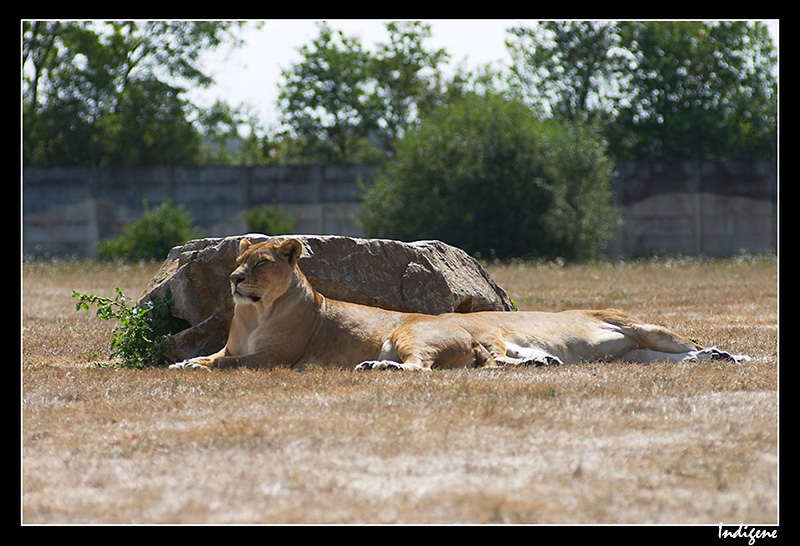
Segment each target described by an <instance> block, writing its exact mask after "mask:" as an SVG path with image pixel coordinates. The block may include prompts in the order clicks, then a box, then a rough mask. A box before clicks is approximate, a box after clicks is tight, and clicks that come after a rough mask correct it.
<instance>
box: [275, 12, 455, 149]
mask: <svg viewBox="0 0 800 546" xmlns="http://www.w3.org/2000/svg"><path fill="white" fill-rule="evenodd" d="M386 28H387V31H388V33H389V41H388V42H386V43H381V44H378V46H377V52H376V53H374V54H373V53H370V52H367V51H366V50H365V49H364V48H363V46H362V44H361V42H360V40H359V39H358V38H356V37H348V36H346V35H345V34H344V33H343V32H341V31H335V30H333V29H332V28H331V27H330V26H328V25H327V24H325V23H321V24H320V25H319V36H318V37H317V38H316V39H314V40H313V41H312V43H311V44H310V45H309V46H303V47H301V48H300V50H299V52H300V54H301V55H302V60H301V61H300V62H298V63H295V64H294V65H292V66H291V67H290V68H288V69H287V70H285V71H284V72H283V77H284V80H285V81H284V83H283V85H282V87H281V92H280V97H279V107H280V111H281V116H282V121H283V123H284V124H285V125H286V126H287V127H288V128H289V131H288V134H287V135H286V137H287V139H288V146H286V151H285V157H286V159H287V160H290V161H297V160H301V161H302V160H312V161H314V160H316V161H328V162H340V163H344V162H354V161H365V160H369V161H376V160H380V159H382V158H383V157H384V156H385V154H386V153H387V152H388V153H391V152H392V149H393V146H394V142H395V140H396V139H397V138H398V137H400V136H402V135H403V134H404V133H405V131H407V130H408V129H409V128H410V127H412V126H413V125H414V123H415V122H416V120H417V118H418V116H419V114H420V113H424V112H427V111H430V110H431V108H432V107H433V105H434V104H436V101H437V98H438V83H439V80H438V76H439V73H438V70H437V69H438V67H439V65H440V64H441V63H442V62H443V61H444V60H445V59H446V57H447V55H446V53H445V52H444V50H436V51H428V50H426V49H425V48H424V47H423V41H424V40H425V39H427V38H429V37H430V26H429V25H426V24H423V23H420V22H392V23H388V24H387V25H386Z"/></svg>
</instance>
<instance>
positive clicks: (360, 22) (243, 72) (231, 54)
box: [191, 19, 778, 128]
mask: <svg viewBox="0 0 800 546" xmlns="http://www.w3.org/2000/svg"><path fill="white" fill-rule="evenodd" d="M326 21H327V23H328V25H329V26H330V27H331V28H333V29H334V30H341V31H343V32H344V34H345V35H346V36H353V37H355V36H357V37H359V38H360V40H361V44H362V46H363V47H364V48H365V49H366V50H368V51H374V46H375V44H376V43H378V42H383V41H386V40H387V39H388V32H387V31H386V28H385V26H384V23H385V20H379V19H328V20H326ZM426 22H427V23H429V24H430V25H431V34H432V36H431V38H430V39H428V40H426V41H425V42H424V44H425V46H426V47H427V48H428V49H438V48H443V49H445V50H446V51H447V52H448V53H449V54H450V62H449V63H448V67H447V68H448V69H450V70H455V68H456V67H458V66H459V64H460V63H462V62H463V63H464V65H465V67H466V68H467V69H475V68H477V67H480V66H483V65H485V64H487V63H494V64H500V65H505V66H507V65H509V64H510V61H511V58H510V56H509V54H508V52H507V50H506V47H505V40H506V37H507V35H506V30H507V29H508V28H510V27H513V26H517V25H522V26H529V27H530V26H534V24H535V23H536V21H535V20H532V19H430V20H426ZM764 22H765V23H766V24H767V26H768V28H769V30H770V33H771V35H772V39H773V42H774V43H775V46H776V48H777V46H778V20H777V19H774V20H765V21H764ZM318 35H319V30H318V27H317V25H316V20H314V19H280V20H268V21H264V22H263V23H262V25H261V26H260V28H258V27H257V25H255V24H254V23H250V24H248V26H247V27H246V29H245V31H244V32H243V33H242V38H243V39H244V42H245V43H244V45H242V46H240V47H238V48H235V49H234V48H231V47H230V46H222V47H221V48H220V49H218V50H217V51H214V52H212V53H209V54H208V56H207V57H206V65H205V66H206V69H207V70H208V72H209V73H210V74H211V75H212V77H213V78H214V79H215V81H216V83H215V84H214V85H213V86H212V87H210V88H209V89H204V90H198V91H195V92H193V93H192V94H191V98H192V99H194V100H196V101H197V103H198V104H199V105H201V106H209V105H210V104H211V103H213V101H214V100H215V99H217V98H219V99H222V100H225V101H227V102H228V103H229V104H231V105H232V106H241V105H246V106H248V107H250V108H251V109H252V111H253V112H254V113H255V114H256V115H257V116H258V118H259V120H260V121H261V123H262V125H263V126H264V127H266V128H276V127H277V126H278V113H277V106H276V103H277V99H278V86H279V83H280V82H281V81H282V78H281V71H282V70H285V69H287V68H289V67H290V66H291V65H292V63H295V62H298V61H300V58H301V57H300V54H299V53H298V51H297V50H298V48H300V47H302V46H304V45H308V44H310V43H311V42H312V41H313V40H314V39H315V38H316V37H317V36H318Z"/></svg>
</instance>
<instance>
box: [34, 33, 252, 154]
mask: <svg viewBox="0 0 800 546" xmlns="http://www.w3.org/2000/svg"><path fill="white" fill-rule="evenodd" d="M239 26H240V25H239V24H238V23H232V22H208V21H146V22H140V21H109V22H105V23H93V22H70V21H66V22H61V21H54V22H48V21H35V22H30V21H25V22H23V51H22V61H23V161H24V163H25V164H26V165H59V166H64V165H107V164H114V165H133V164H154V163H168V162H173V163H198V162H201V161H202V160H203V154H204V153H205V151H204V149H203V135H202V134H200V133H199V131H198V129H197V127H196V126H195V125H194V123H193V120H194V119H195V118H196V117H197V116H198V111H199V109H198V108H197V107H196V106H195V105H193V104H191V103H190V102H189V101H188V100H187V99H186V98H185V91H186V89H187V88H188V87H189V86H196V87H197V86H199V87H204V86H208V85H209V84H210V83H211V81H212V80H211V78H210V77H209V76H208V75H207V74H206V73H205V72H204V71H203V69H202V64H201V55H202V53H203V52H204V51H207V50H209V49H213V48H215V47H218V46H219V45H220V44H221V43H222V42H223V41H226V40H235V34H234V33H235V30H236V29H237V28H238V27H239Z"/></svg>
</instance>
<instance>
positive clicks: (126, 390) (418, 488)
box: [21, 259, 778, 525]
mask: <svg viewBox="0 0 800 546" xmlns="http://www.w3.org/2000/svg"><path fill="white" fill-rule="evenodd" d="M156 267H157V266H155V265H151V264H147V265H137V266H129V267H122V266H116V265H99V264H75V263H60V264H54V263H47V264H40V263H36V264H26V265H24V266H23V310H22V333H23V336H22V348H23V351H22V353H23V354H22V377H21V390H22V423H23V429H22V455H23V458H22V486H23V488H22V489H23V497H22V521H23V522H24V523H467V524H472V523H700V524H709V525H718V524H719V522H725V523H731V524H738V523H741V522H745V523H751V524H755V523H775V522H776V521H777V517H778V516H777V381H778V373H777V333H778V331H777V268H776V264H775V261H774V260H768V259H752V260H738V261H732V260H731V261H696V260H688V261H680V262H637V263H627V264H617V265H616V266H614V267H612V266H610V265H597V266H568V267H552V266H546V265H545V266H535V265H530V264H519V265H512V266H492V267H490V268H489V272H490V274H491V275H492V276H493V278H494V279H495V280H496V281H497V282H498V283H499V284H500V285H501V286H503V287H504V288H505V289H506V290H507V291H508V292H509V294H510V295H511V297H512V298H513V299H515V300H516V302H517V304H518V306H519V307H520V308H521V309H543V310H557V309H564V308H576V307H584V308H588V307H591V308H597V307H609V306H611V307H617V308H620V309H624V310H626V311H628V312H631V313H632V314H634V315H638V316H639V317H640V318H642V319H645V320H650V321H654V322H658V323H660V324H664V325H665V326H668V327H670V328H673V329H675V330H676V331H678V332H680V333H682V334H684V335H688V336H690V337H692V338H694V339H696V340H697V341H699V342H701V343H704V344H716V345H718V346H720V347H723V348H725V349H727V350H731V351H733V352H737V353H738V352H741V353H747V354H750V355H752V356H754V357H755V360H754V361H753V362H751V363H748V364H746V365H741V366H736V365H730V364H725V363H719V362H704V363H692V364H678V365H676V364H666V363H665V364H652V365H649V366H641V365H631V364H623V363H604V364H584V365H570V366H561V367H556V368H545V369H542V368H540V369H518V370H515V369H505V370H450V371H435V372H433V373H430V374H420V373H416V374H415V373H356V372H353V371H349V370H322V369H310V370H307V371H305V372H295V371H291V370H256V371H253V370H230V371H223V372H212V373H205V372H193V371H183V370H182V371H176V370H167V369H150V370H143V371H134V370H105V369H87V365H88V364H90V363H91V362H93V361H98V360H103V359H105V358H106V357H107V345H108V339H109V334H110V331H111V327H112V325H111V324H107V323H104V322H102V321H100V320H98V319H97V318H95V317H93V316H91V315H90V314H88V313H85V312H83V313H76V312H75V311H74V305H75V302H74V300H73V298H72V297H71V294H72V290H73V289H75V290H78V291H79V292H91V293H96V294H99V295H107V296H110V295H112V294H113V292H114V287H115V286H120V287H121V288H122V289H123V291H124V292H125V293H126V294H129V295H132V296H139V295H140V294H141V292H142V290H143V289H144V286H145V284H146V283H147V280H148V279H149V278H150V277H151V276H152V274H153V273H154V272H155V269H156Z"/></svg>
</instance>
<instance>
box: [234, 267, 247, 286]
mask: <svg viewBox="0 0 800 546" xmlns="http://www.w3.org/2000/svg"><path fill="white" fill-rule="evenodd" d="M243 280H244V274H242V273H239V272H237V271H234V272H233V273H231V282H232V283H233V286H238V285H239V283H240V282H242V281H243Z"/></svg>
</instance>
